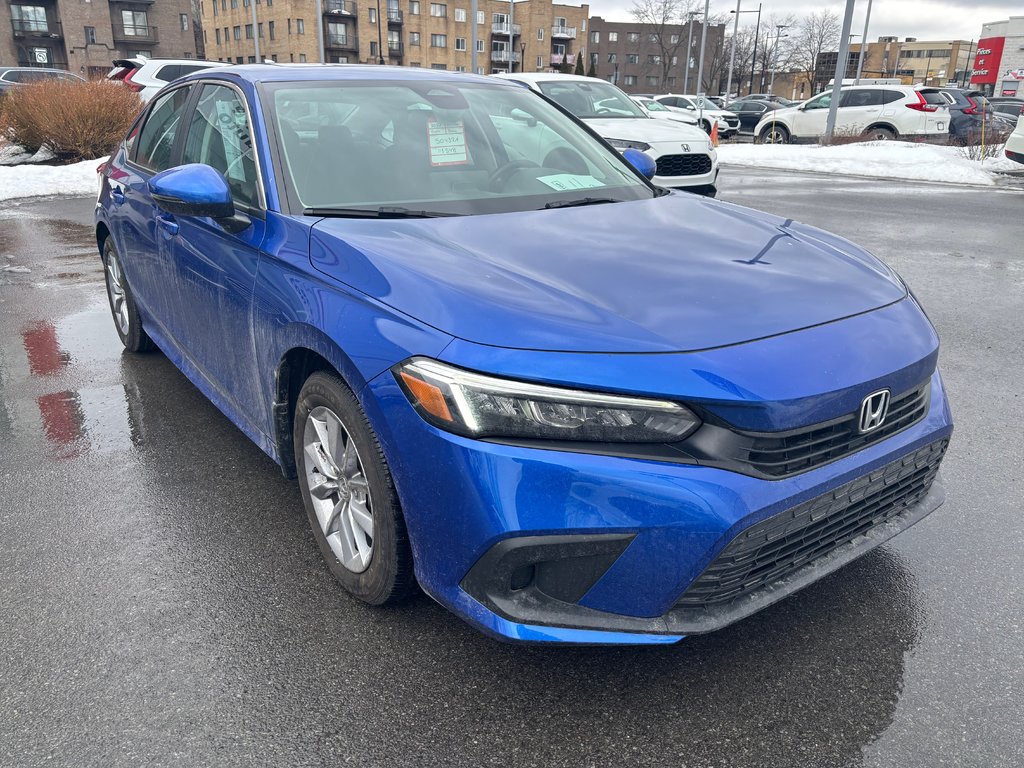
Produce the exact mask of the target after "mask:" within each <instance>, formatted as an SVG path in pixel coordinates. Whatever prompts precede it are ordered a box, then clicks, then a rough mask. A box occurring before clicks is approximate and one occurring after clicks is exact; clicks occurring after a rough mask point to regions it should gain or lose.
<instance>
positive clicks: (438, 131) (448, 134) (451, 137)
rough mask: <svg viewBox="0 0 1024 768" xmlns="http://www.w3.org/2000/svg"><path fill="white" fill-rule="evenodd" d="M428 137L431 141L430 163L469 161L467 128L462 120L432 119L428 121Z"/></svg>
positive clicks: (449, 163)
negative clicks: (445, 120) (440, 120)
mask: <svg viewBox="0 0 1024 768" xmlns="http://www.w3.org/2000/svg"><path fill="white" fill-rule="evenodd" d="M427 139H428V141H429V142H430V164H431V165H434V166H439V165H440V166H443V165H465V164H466V163H468V162H469V151H468V150H467V149H466V129H465V128H464V127H463V125H462V121H461V120H458V121H456V122H454V123H442V122H439V121H437V120H431V121H429V122H428V123H427Z"/></svg>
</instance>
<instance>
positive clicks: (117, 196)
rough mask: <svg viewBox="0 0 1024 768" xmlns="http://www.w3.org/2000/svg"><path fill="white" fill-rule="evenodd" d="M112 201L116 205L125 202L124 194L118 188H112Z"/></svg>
mask: <svg viewBox="0 0 1024 768" xmlns="http://www.w3.org/2000/svg"><path fill="white" fill-rule="evenodd" d="M110 199H111V200H113V201H114V205H120V204H121V203H123V202H124V192H122V191H121V190H120V189H118V188H117V187H111V189H110Z"/></svg>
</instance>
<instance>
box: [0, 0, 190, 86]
mask: <svg viewBox="0 0 1024 768" xmlns="http://www.w3.org/2000/svg"><path fill="white" fill-rule="evenodd" d="M138 55H142V56H148V57H150V58H153V57H157V56H160V57H165V58H177V59H191V58H195V56H196V40H195V37H194V30H193V18H192V3H191V0H160V2H155V0H133V1H131V2H129V1H128V0H110V2H106V1H105V0H92V1H91V2H88V1H87V2H82V0H23V1H22V2H14V1H12V0H6V2H3V3H0V66H23V67H24V66H30V67H57V68H60V69H68V70H70V71H72V72H77V73H78V74H81V75H83V76H87V77H88V76H100V75H105V74H106V73H107V72H109V71H110V67H111V62H112V61H113V60H114V59H118V58H124V57H126V56H138Z"/></svg>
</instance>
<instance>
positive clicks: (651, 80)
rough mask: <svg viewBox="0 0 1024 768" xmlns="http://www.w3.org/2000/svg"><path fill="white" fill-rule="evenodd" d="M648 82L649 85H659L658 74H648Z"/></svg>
mask: <svg viewBox="0 0 1024 768" xmlns="http://www.w3.org/2000/svg"><path fill="white" fill-rule="evenodd" d="M647 84H648V85H657V84H658V76H657V75H648V76H647Z"/></svg>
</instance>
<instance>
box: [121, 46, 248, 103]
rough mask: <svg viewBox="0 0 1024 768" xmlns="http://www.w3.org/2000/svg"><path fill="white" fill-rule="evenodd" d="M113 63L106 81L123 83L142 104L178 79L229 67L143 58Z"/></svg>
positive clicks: (215, 63) (182, 60)
mask: <svg viewBox="0 0 1024 768" xmlns="http://www.w3.org/2000/svg"><path fill="white" fill-rule="evenodd" d="M113 64H114V68H113V69H111V70H110V72H109V73H108V74H107V79H109V80H116V81H119V82H122V83H124V84H125V86H127V87H128V88H130V89H131V90H133V91H135V92H136V93H137V94H139V98H140V99H142V100H143V101H144V102H145V101H149V100H150V99H152V98H153V97H154V96H155V95H156V94H157V93H158V92H159V91H160V89H161V88H163V87H164V86H165V85H167V84H168V83H170V82H173V81H174V80H177V79H178V78H179V77H184V76H185V75H191V74H192V73H193V72H199V71H200V70H203V69H209V68H211V67H226V66H229V65H228V64H225V63H224V62H223V61H203V60H202V59H147V58H146V57H145V56H138V57H135V58H130V59H114V62H113Z"/></svg>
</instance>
